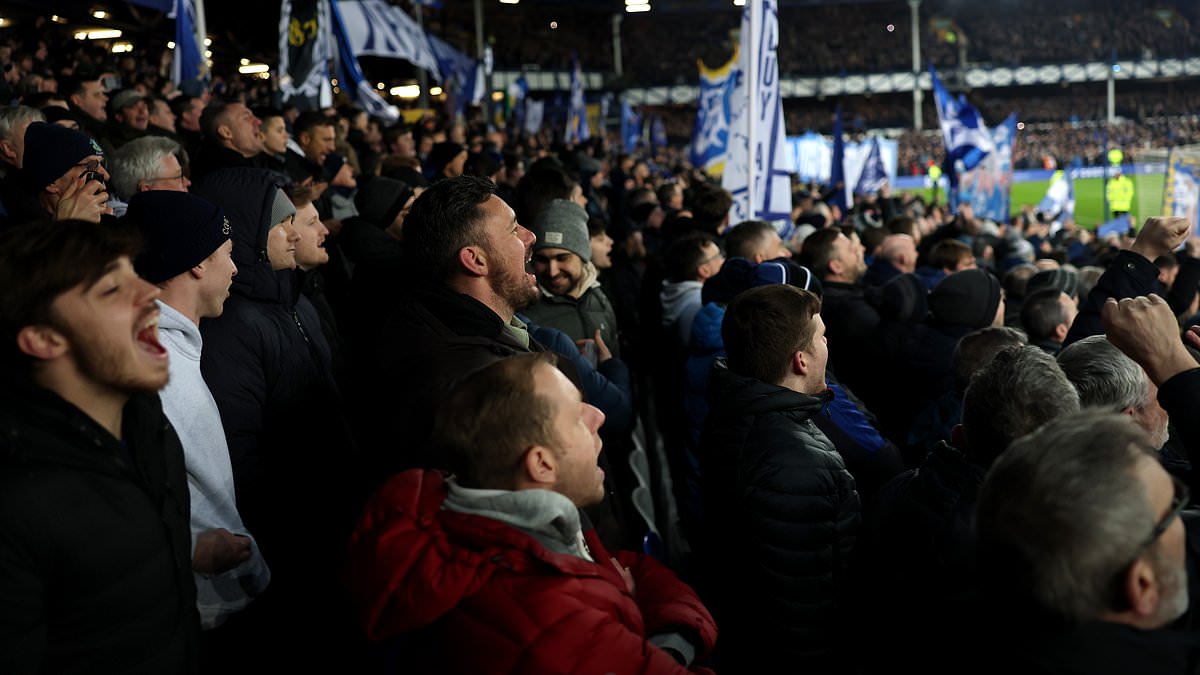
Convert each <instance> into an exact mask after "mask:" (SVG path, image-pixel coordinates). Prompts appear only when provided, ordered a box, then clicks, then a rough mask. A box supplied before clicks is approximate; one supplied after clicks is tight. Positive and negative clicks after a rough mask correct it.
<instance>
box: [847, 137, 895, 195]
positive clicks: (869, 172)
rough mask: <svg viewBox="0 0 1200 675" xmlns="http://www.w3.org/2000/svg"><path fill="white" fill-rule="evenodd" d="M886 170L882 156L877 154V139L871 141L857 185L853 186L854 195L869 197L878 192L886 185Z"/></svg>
mask: <svg viewBox="0 0 1200 675" xmlns="http://www.w3.org/2000/svg"><path fill="white" fill-rule="evenodd" d="M887 179H888V175H887V169H886V168H885V167H884V166H883V155H881V154H879V139H878V138H872V139H871V151H870V152H869V153H868V154H867V161H866V163H865V164H863V170H862V173H860V174H859V175H858V185H855V186H854V194H856V195H871V194H875V193H876V192H879V190H880V189H882V188H883V185H884V183H887Z"/></svg>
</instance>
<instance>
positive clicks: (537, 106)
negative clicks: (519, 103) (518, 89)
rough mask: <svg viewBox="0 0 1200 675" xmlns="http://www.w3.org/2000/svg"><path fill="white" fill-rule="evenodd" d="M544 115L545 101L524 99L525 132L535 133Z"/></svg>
mask: <svg viewBox="0 0 1200 675" xmlns="http://www.w3.org/2000/svg"><path fill="white" fill-rule="evenodd" d="M545 117H546V102H545V101H535V100H533V99H529V98H527V99H525V127H524V129H525V133H527V134H529V135H531V136H532V135H534V134H537V132H538V131H540V130H541V128H542V120H543V119H544V118H545Z"/></svg>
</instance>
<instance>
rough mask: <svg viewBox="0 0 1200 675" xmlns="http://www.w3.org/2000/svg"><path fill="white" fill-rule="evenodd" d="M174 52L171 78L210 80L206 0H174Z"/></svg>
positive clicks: (180, 80)
mask: <svg viewBox="0 0 1200 675" xmlns="http://www.w3.org/2000/svg"><path fill="white" fill-rule="evenodd" d="M173 13H174V16H175V54H174V56H173V57H172V59H171V81H172V82H174V83H175V86H179V83H181V82H183V81H185V80H207V79H208V65H207V62H206V61H205V59H204V50H205V47H204V38H205V35H206V33H207V31H206V30H205V27H204V0H174V10H173Z"/></svg>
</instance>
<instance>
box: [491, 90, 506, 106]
mask: <svg viewBox="0 0 1200 675" xmlns="http://www.w3.org/2000/svg"><path fill="white" fill-rule="evenodd" d="M492 100H493V101H495V102H497V103H499V102H500V101H503V100H504V92H502V91H493V92H492Z"/></svg>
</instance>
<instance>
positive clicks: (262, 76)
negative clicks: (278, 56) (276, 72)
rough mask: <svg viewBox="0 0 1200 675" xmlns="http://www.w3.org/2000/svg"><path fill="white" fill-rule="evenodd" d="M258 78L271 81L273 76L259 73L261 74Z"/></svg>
mask: <svg viewBox="0 0 1200 675" xmlns="http://www.w3.org/2000/svg"><path fill="white" fill-rule="evenodd" d="M258 76H259V77H260V78H262V79H264V80H269V79H271V74H270V73H259V74H258Z"/></svg>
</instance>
